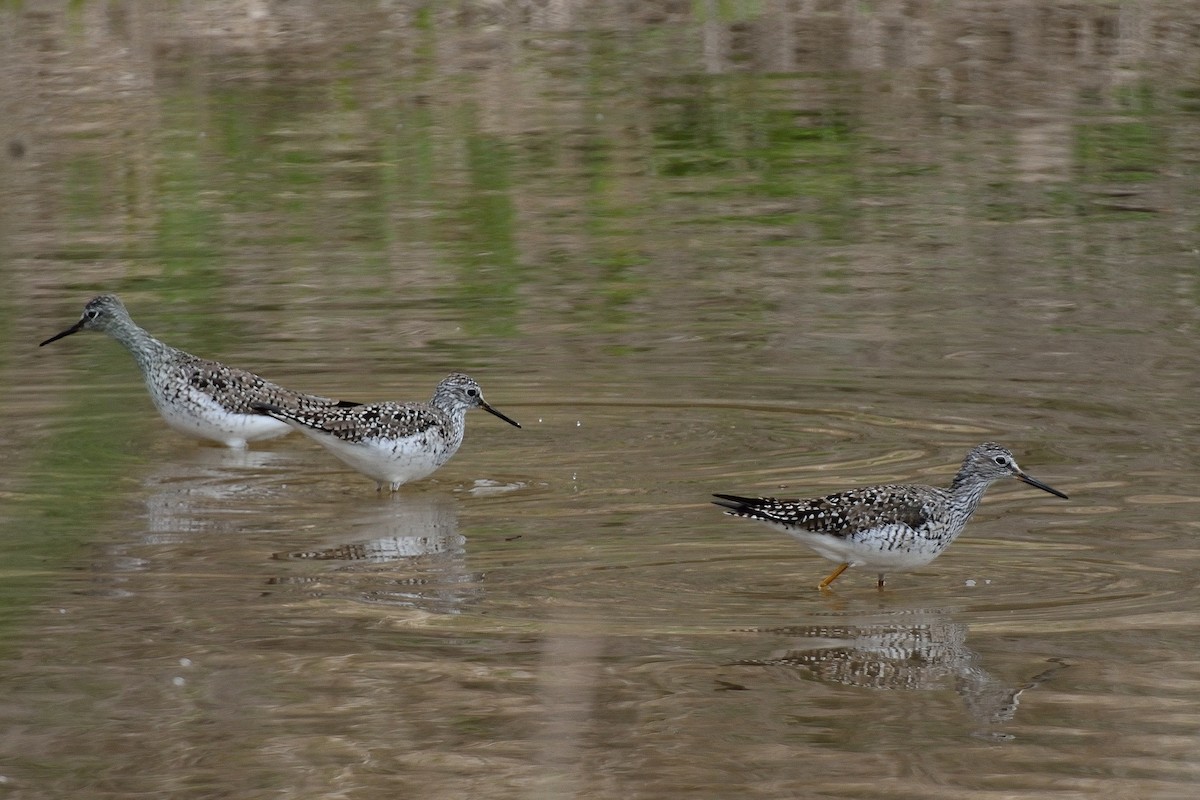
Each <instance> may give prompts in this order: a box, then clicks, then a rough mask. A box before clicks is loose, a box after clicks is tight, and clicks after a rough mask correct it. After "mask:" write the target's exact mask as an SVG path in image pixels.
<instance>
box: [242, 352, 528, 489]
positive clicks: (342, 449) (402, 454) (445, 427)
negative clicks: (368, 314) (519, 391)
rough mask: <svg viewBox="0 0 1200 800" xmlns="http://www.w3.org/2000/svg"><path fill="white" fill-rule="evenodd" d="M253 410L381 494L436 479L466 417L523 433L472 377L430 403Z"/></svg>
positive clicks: (455, 377) (451, 384)
mask: <svg viewBox="0 0 1200 800" xmlns="http://www.w3.org/2000/svg"><path fill="white" fill-rule="evenodd" d="M254 408H255V409H256V410H257V411H259V412H260V413H262V414H266V415H269V416H270V417H273V418H275V419H277V420H280V421H281V422H285V423H287V424H288V425H291V426H292V427H294V428H296V430H298V431H300V432H301V433H303V434H304V435H305V436H307V437H308V438H310V439H312V440H314V441H316V442H317V443H319V444H321V445H323V446H324V447H325V448H326V449H328V450H329V452H331V453H333V454H334V455H335V456H337V457H338V458H340V459H341V460H342V461H344V462H345V463H347V464H349V465H350V466H351V467H354V469H356V470H358V471H359V472H361V473H363V474H364V475H367V476H368V477H371V478H374V479H375V480H376V481H377V482H378V487H377V488H378V489H379V491H382V490H383V487H384V485H385V484H387V485H388V486H389V487H390V488H391V490H392V491H393V492H394V491H396V490H397V489H399V488H400V487H401V486H402V485H403V484H406V483H409V482H410V481H415V480H420V479H421V478H425V477H428V476H429V475H431V474H433V472H434V471H435V470H437V468H438V467H440V466H442V465H443V464H445V463H446V462H447V461H449V460H450V457H451V456H453V455H454V453H455V452H456V451H457V450H458V447H459V445H461V444H462V441H463V433H464V432H465V430H466V421H467V411H468V410H470V409H472V408H482V409H483V410H484V411H487V412H488V413H489V414H494V415H495V416H497V417H499V418H500V419H502V420H504V421H505V422H507V423H508V424H510V425H514V426H516V427H518V428H519V427H521V425H520V423H518V422H516V421H515V420H512V419H509V418H508V417H506V416H505V415H503V414H501V413H500V412H499V411H497V410H496V409H494V408H492V407H491V406H490V405H488V404H487V402H486V401H485V400H484V399H483V390H482V389H480V388H479V384H478V383H476V382H475V381H474V380H473V379H471V378H470V377H468V376H466V375H463V374H462V373H459V372H455V373H452V374H450V375H448V376H447V377H445V378H444V379H442V382H441V383H439V384H438V385H437V388H436V389H434V390H433V397H432V399H430V401H429V402H428V403H368V404H366V405H359V406H354V407H352V408H336V407H331V408H313V409H299V410H297V409H292V408H284V407H281V406H277V405H275V404H273V403H258V404H256V405H255V406H254Z"/></svg>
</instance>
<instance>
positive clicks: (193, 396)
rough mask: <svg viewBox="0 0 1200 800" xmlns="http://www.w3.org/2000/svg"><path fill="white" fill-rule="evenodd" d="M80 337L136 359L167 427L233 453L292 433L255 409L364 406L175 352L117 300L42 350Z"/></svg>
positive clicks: (98, 302) (97, 307)
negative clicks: (102, 337) (94, 335)
mask: <svg viewBox="0 0 1200 800" xmlns="http://www.w3.org/2000/svg"><path fill="white" fill-rule="evenodd" d="M79 331H100V332H101V333H107V334H108V335H109V336H111V337H112V338H114V339H116V340H117V341H118V342H120V343H121V344H123V345H124V346H125V349H127V350H128V351H129V352H130V353H132V354H133V359H134V361H136V362H137V365H138V367H139V368H140V369H141V370H142V377H144V378H145V380H146V388H147V389H148V390H149V391H150V399H151V400H153V401H154V405H155V407H157V408H158V412H159V413H160V414H162V418H163V419H164V420H166V423H167V425H169V426H171V427H172V428H174V429H175V430H177V431H179V432H180V433H183V434H186V435H188V436H195V437H197V438H200V439H211V440H213V441H217V442H221V443H222V444H224V445H227V446H229V447H239V448H240V447H245V446H246V443H247V442H254V441H259V440H261V439H271V438H273V437H276V436H282V435H283V434H285V433H289V432H290V431H291V428H290V427H288V425H287V424H286V423H283V422H280V421H279V420H276V419H272V418H270V417H264V416H262V414H259V413H258V412H256V411H254V409H253V408H252V405H253V404H254V403H270V404H272V405H274V406H277V407H279V408H289V409H293V410H296V411H299V410H306V411H313V410H316V409H326V408H348V407H353V406H355V405H358V404H357V403H350V402H346V401H340V400H331V399H329V398H327V397H318V396H316V395H308V394H301V393H300V392H293V391H292V390H291V389H285V388H284V387H282V386H279V385H277V384H274V383H271V382H270V381H268V380H265V379H264V378H260V377H259V376H258V375H255V374H254V373H252V372H246V371H245V370H242V369H237V368H235V367H227V366H225V365H224V364H222V363H221V362H219V361H209V360H208V359H205V358H198V357H197V356H194V355H192V354H191V353H185V352H184V351H183V350H178V349H176V348H174V347H171V346H170V345H168V344H165V343H163V342H160V341H159V340H158V339H155V338H154V337H153V336H151V335H150V334H149V333H148V332H147V331H146V330H145V329H143V328H141V327H139V326H138V325H137V323H135V322H134V321H133V318H132V317H130V316H129V312H128V311H126V310H125V306H124V304H123V303H122V302H121V301H120V300H119V299H118V298H117V297H116V296H115V295H111V294H102V295H99V296H97V297H94V298H92V299H91V300H90V301H89V302H88V304H87V305H86V306H84V308H83V316H81V317H80V318H79V322H77V323H75V324H74V325H72V326H71V327H70V328H67V329H66V330H65V331H63V332H62V333H59V334H55V335H54V336H51V337H50V338H49V339H47V340H46V341H44V342H42V344H41V345H39V346H41V347H44V346H46V345H48V344H50V343H51V342H55V341H58V340H59V339H61V338H63V337H64V336H70V335H71V334H73V333H78V332H79Z"/></svg>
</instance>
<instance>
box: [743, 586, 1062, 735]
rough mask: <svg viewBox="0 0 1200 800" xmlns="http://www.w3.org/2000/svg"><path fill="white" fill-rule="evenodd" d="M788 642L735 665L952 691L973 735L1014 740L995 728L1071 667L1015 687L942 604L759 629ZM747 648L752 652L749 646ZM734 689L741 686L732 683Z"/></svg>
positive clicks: (866, 685) (884, 686) (1057, 664)
mask: <svg viewBox="0 0 1200 800" xmlns="http://www.w3.org/2000/svg"><path fill="white" fill-rule="evenodd" d="M749 632H751V633H756V634H762V635H765V636H780V637H789V638H790V639H791V641H790V643H789V644H788V645H787V646H786V647H784V648H781V649H778V650H775V651H773V652H771V653H770V654H768V655H766V656H764V657H761V658H746V659H739V660H737V661H733V662H731V663H730V666H737V667H765V668H768V669H769V670H770V674H771V675H772V676H774V677H780V678H783V679H789V680H790V679H796V678H799V679H803V680H814V681H818V682H821V683H828V684H838V685H842V686H856V687H860V688H862V689H870V690H879V691H898V692H927V691H940V690H944V689H953V690H954V691H955V693H957V694H958V696H959V697H960V698H961V699H962V702H963V706H964V708H965V710H966V712H967V713H968V714H969V715H970V717H971V719H972V721H973V722H974V723H975V724H976V725H977V726H979V727H978V729H977V730H976V731H975V733H976V735H978V736H983V737H987V738H996V739H1010V738H1012V737H1011V735H1010V734H1007V733H1004V732H1003V731H1002V730H999V729H998V728H997V726H999V725H1001V724H1003V723H1006V722H1010V721H1012V719H1013V718H1014V717H1015V716H1016V713H1017V707H1018V704H1019V702H1020V697H1021V694H1022V693H1023V692H1025V691H1027V690H1029V689H1033V688H1035V687H1037V686H1039V685H1041V684H1043V683H1045V682H1046V681H1049V680H1051V679H1052V678H1053V677H1054V676H1055V675H1056V673H1058V672H1059V671H1060V670H1062V669H1064V668H1065V667H1067V666H1068V664H1067V662H1066V661H1064V660H1062V659H1058V658H1049V659H1047V664H1046V665H1045V666H1044V668H1042V669H1041V670H1040V671H1038V672H1037V673H1036V674H1034V675H1032V677H1030V678H1029V679H1028V680H1025V681H1023V682H1020V683H1018V684H1016V685H1014V684H1012V683H1009V682H1006V681H1004V680H1001V679H999V678H997V677H995V676H993V675H992V674H991V673H989V672H988V671H987V670H986V669H985V668H984V667H983V666H982V665H981V664H980V657H979V655H978V654H977V653H976V652H975V651H974V650H972V649H971V648H970V647H968V646H967V634H968V627H967V625H966V624H964V623H961V622H957V621H955V619H954V617H953V616H952V615H951V614H950V613H948V612H946V611H943V610H940V609H923V608H912V609H898V610H894V611H888V612H882V613H880V614H878V615H870V616H863V615H860V614H854V615H846V616H842V615H838V616H837V617H835V618H834V619H832V620H831V621H830V622H828V623H821V624H813V625H795V626H787V627H780V628H759V629H753V630H751V631H749ZM747 649H750V648H749V647H748V648H747ZM733 680H734V679H733V678H732V676H731V677H730V678H729V679H728V682H727V685H728V688H730V689H737V688H742V687H740V686H739V685H738V684H737V683H735V682H733Z"/></svg>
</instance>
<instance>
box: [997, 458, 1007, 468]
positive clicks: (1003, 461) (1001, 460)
mask: <svg viewBox="0 0 1200 800" xmlns="http://www.w3.org/2000/svg"><path fill="white" fill-rule="evenodd" d="M993 461H995V462H996V463H997V464H999V465H1000V466H1002V467H1007V466H1008V459H1007V458H1005V457H1004V456H996V457H995V458H994V459H993Z"/></svg>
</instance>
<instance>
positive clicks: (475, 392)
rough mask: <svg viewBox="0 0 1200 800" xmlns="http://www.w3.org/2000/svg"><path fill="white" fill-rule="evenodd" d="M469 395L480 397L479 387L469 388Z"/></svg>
mask: <svg viewBox="0 0 1200 800" xmlns="http://www.w3.org/2000/svg"><path fill="white" fill-rule="evenodd" d="M467 397H479V390H478V389H467Z"/></svg>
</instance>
